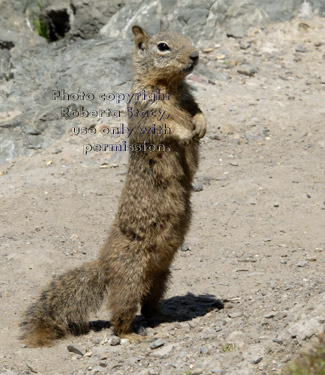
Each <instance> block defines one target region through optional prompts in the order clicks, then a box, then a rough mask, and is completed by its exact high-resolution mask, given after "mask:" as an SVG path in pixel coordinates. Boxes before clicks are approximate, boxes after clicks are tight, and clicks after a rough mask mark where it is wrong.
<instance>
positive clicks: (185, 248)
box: [181, 243, 192, 251]
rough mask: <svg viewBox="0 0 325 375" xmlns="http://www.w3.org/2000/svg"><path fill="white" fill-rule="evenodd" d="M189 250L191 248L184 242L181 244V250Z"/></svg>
mask: <svg viewBox="0 0 325 375" xmlns="http://www.w3.org/2000/svg"><path fill="white" fill-rule="evenodd" d="M191 250H192V249H191V247H190V246H189V245H188V244H186V243H184V244H183V245H182V246H181V251H191Z"/></svg>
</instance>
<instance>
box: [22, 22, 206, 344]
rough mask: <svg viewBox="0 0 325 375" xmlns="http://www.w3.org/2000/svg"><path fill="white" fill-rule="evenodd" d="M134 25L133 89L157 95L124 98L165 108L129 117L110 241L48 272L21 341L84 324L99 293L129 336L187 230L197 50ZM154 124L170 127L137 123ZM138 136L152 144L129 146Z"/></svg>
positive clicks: (150, 307) (199, 119)
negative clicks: (76, 262)
mask: <svg viewBox="0 0 325 375" xmlns="http://www.w3.org/2000/svg"><path fill="white" fill-rule="evenodd" d="M132 32H133V35H134V41H135V52H134V59H133V60H134V80H133V86H132V93H135V94H138V93H140V92H142V93H150V94H151V93H156V94H157V95H158V94H159V95H165V100H156V101H153V100H151V99H150V95H149V96H147V99H144V100H143V98H144V95H143V96H142V100H138V99H139V97H137V95H134V98H133V99H132V101H131V103H130V106H131V107H132V110H133V111H136V110H139V111H141V112H145V111H149V113H150V111H153V110H155V111H159V110H160V111H165V113H166V118H164V119H157V118H152V117H150V116H148V117H132V118H129V121H128V124H129V128H132V129H134V131H133V132H132V134H131V136H130V139H129V146H133V151H130V152H129V162H128V173H127V176H126V182H125V185H124V188H123V191H122V195H121V198H120V201H119V208H118V213H117V215H116V217H115V219H114V222H113V224H112V227H111V229H110V232H109V236H108V239H107V241H106V243H105V244H104V246H103V247H102V249H101V250H100V253H99V255H98V257H97V258H96V259H95V260H94V261H91V262H88V263H85V264H83V265H82V266H80V267H78V268H75V269H73V270H71V271H68V272H66V273H64V274H63V275H61V276H59V277H57V278H55V279H54V280H53V281H52V282H51V283H50V284H49V285H48V286H47V288H45V289H44V290H43V292H42V293H41V294H40V297H39V299H38V300H37V301H36V302H35V303H34V304H32V305H31V306H30V307H29V308H28V310H27V311H26V312H25V314H24V317H23V320H22V323H21V327H22V331H23V334H22V339H23V340H24V341H25V342H26V344H27V345H28V346H42V345H50V344H51V343H52V341H53V340H55V339H58V338H61V337H63V336H65V335H66V334H69V333H72V334H82V333H86V332H88V331H89V320H88V319H89V315H90V313H93V312H95V311H97V310H98V309H99V307H100V306H101V304H102V302H103V299H104V297H105V295H106V294H107V293H108V308H109V309H110V310H111V313H112V318H111V323H112V326H113V329H114V332H115V333H116V334H117V335H119V336H121V337H123V336H126V335H128V334H130V333H131V331H132V323H133V320H134V317H135V315H136V313H137V310H138V307H139V306H141V313H142V315H143V316H144V317H150V316H152V315H154V314H156V313H158V311H159V301H160V299H161V297H162V296H163V294H164V292H165V289H166V283H167V280H168V277H169V274H170V271H169V268H170V265H171V262H172V261H173V258H174V256H175V253H176V251H177V249H178V248H179V247H180V246H181V245H182V243H183V241H184V236H185V234H186V232H187V230H188V228H189V224H190V219H191V205H190V195H191V191H192V180H193V175H194V173H195V171H196V169H197V166H198V146H199V138H202V137H203V136H204V135H205V132H206V121H205V117H204V115H203V114H202V113H201V111H200V109H199V107H198V105H197V104H196V102H195V100H194V98H193V96H192V95H191V93H190V90H189V88H188V85H187V84H186V83H185V77H186V76H187V75H188V74H189V73H191V72H192V70H193V68H194V66H195V65H196V64H197V62H198V58H199V55H198V52H197V51H196V49H195V48H194V47H193V45H192V44H191V42H190V41H189V40H188V39H187V38H186V37H185V36H183V35H180V34H175V33H170V32H167V31H165V30H161V31H160V32H159V33H158V34H155V35H152V36H150V35H149V34H148V33H147V32H146V31H145V30H144V29H143V28H141V27H139V26H133V28H132ZM153 124H155V126H156V127H159V125H161V126H162V127H163V128H165V127H167V128H168V129H169V131H167V132H161V133H160V134H157V132H143V131H141V129H143V127H146V128H150V127H152V126H153ZM145 144H146V145H149V144H150V145H151V147H150V149H148V148H144V147H142V148H141V147H140V149H139V147H138V146H137V145H145ZM158 146H159V147H158ZM161 146H163V149H162V148H161Z"/></svg>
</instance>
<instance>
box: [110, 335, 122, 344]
mask: <svg viewBox="0 0 325 375" xmlns="http://www.w3.org/2000/svg"><path fill="white" fill-rule="evenodd" d="M120 343H121V339H120V338H119V337H118V336H113V337H111V338H110V339H109V344H110V345H111V346H116V345H119V344H120Z"/></svg>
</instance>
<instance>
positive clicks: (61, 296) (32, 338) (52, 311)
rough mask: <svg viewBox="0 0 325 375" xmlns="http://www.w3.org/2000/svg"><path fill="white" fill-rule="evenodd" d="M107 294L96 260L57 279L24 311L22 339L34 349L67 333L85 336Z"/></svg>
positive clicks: (105, 283)
mask: <svg viewBox="0 0 325 375" xmlns="http://www.w3.org/2000/svg"><path fill="white" fill-rule="evenodd" d="M106 290H107V279H106V280H105V278H104V277H103V276H102V272H101V268H100V267H99V265H98V261H96V260H95V261H93V262H89V263H85V264H84V265H82V266H80V267H78V268H75V269H73V270H70V271H68V272H66V273H64V274H63V275H61V276H58V277H57V278H56V279H54V280H53V281H52V282H51V283H50V285H49V286H48V287H47V288H45V289H44V290H43V291H42V292H41V294H40V296H39V299H38V300H37V301H36V302H35V303H34V304H32V305H31V306H30V307H29V309H28V310H27V311H26V313H25V315H24V317H23V321H22V323H21V328H22V331H23V334H22V337H21V338H22V339H23V340H24V341H25V342H26V344H27V345H28V346H29V347H36V346H44V345H50V344H51V342H52V341H53V340H55V339H58V338H62V337H64V336H65V335H67V334H69V333H71V334H74V335H79V334H83V333H87V332H88V331H89V320H88V319H89V314H90V313H92V312H96V311H97V310H98V309H99V308H100V306H101V304H102V302H103V299H104V296H105V292H106Z"/></svg>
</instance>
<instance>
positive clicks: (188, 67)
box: [182, 63, 195, 73]
mask: <svg viewBox="0 0 325 375" xmlns="http://www.w3.org/2000/svg"><path fill="white" fill-rule="evenodd" d="M194 66H195V64H194V63H193V64H189V65H187V66H186V67H185V68H183V69H182V71H183V72H184V73H192V71H193V69H194Z"/></svg>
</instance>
